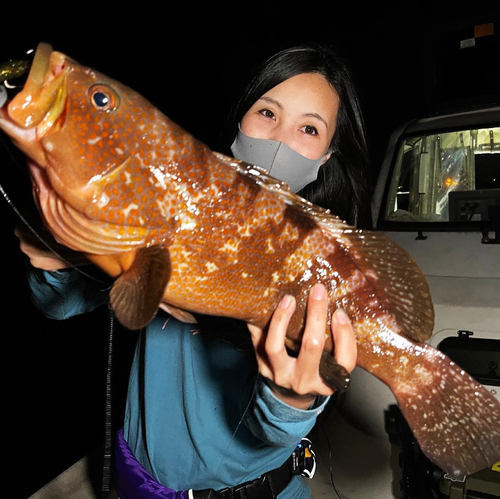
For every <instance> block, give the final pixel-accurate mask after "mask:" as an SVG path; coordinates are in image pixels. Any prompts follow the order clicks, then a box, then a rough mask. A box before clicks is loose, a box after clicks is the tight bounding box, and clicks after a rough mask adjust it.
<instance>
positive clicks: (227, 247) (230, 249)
mask: <svg viewBox="0 0 500 499" xmlns="http://www.w3.org/2000/svg"><path fill="white" fill-rule="evenodd" d="M239 246H240V241H239V240H237V241H234V240H230V241H226V242H225V243H224V246H222V248H219V251H223V252H224V253H237V252H238V249H239Z"/></svg>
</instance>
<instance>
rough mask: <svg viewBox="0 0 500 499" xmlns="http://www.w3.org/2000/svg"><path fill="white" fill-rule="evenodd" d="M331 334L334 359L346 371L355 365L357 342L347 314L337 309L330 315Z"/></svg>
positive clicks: (350, 370)
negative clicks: (333, 345)
mask: <svg viewBox="0 0 500 499" xmlns="http://www.w3.org/2000/svg"><path fill="white" fill-rule="evenodd" d="M332 334H333V341H334V344H335V360H336V361H337V363H338V364H340V365H341V366H342V367H344V368H345V369H347V371H348V372H352V370H353V369H354V368H355V367H356V359H357V353H358V349H357V344H356V337H355V335H354V329H353V327H352V324H351V321H350V319H349V317H348V316H347V314H346V313H345V312H344V311H343V310H341V309H337V310H335V312H334V313H333V315H332Z"/></svg>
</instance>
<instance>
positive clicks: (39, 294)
mask: <svg viewBox="0 0 500 499" xmlns="http://www.w3.org/2000/svg"><path fill="white" fill-rule="evenodd" d="M28 283H29V288H30V294H31V300H32V302H33V303H34V304H35V306H36V307H37V308H38V309H39V310H40V311H41V312H42V313H43V314H44V315H45V316H46V317H48V318H49V319H56V320H62V319H67V318H69V317H73V316H74V315H79V314H85V313H87V312H91V311H92V310H94V309H96V308H97V307H99V306H100V305H103V304H104V303H106V295H105V293H104V292H103V291H102V290H101V288H102V287H104V286H103V285H101V286H99V285H98V283H97V282H96V283H94V282H91V281H90V279H88V278H86V277H85V276H84V275H82V274H81V273H79V272H78V271H77V270H62V271H54V272H49V271H44V270H40V269H36V268H34V267H30V268H29V270H28Z"/></svg>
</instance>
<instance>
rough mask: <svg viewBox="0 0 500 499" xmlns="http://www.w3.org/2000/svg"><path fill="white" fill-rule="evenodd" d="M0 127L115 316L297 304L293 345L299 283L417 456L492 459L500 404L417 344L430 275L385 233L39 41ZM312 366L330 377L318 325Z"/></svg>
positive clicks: (264, 310) (262, 318) (293, 344)
mask: <svg viewBox="0 0 500 499" xmlns="http://www.w3.org/2000/svg"><path fill="white" fill-rule="evenodd" d="M0 128H1V129H2V130H3V131H4V132H5V133H6V134H7V135H8V136H10V138H11V139H12V140H13V142H14V143H15V144H16V146H17V147H18V148H19V149H21V150H22V151H23V152H24V153H25V154H26V155H27V157H28V163H29V166H30V171H31V176H32V179H33V184H34V192H35V199H36V201H37V205H38V207H39V210H40V212H41V214H42V218H43V219H44V221H45V223H46V225H47V226H48V228H49V230H50V231H51V232H52V234H53V235H54V237H55V238H56V239H57V241H59V242H60V243H62V244H64V245H65V246H68V247H69V248H71V249H74V250H77V251H81V252H84V253H85V254H86V255H87V256H88V259H89V260H90V261H91V262H93V263H94V264H96V265H97V266H98V267H100V268H101V269H103V270H104V271H105V272H106V273H108V274H109V275H110V276H112V277H114V278H116V280H115V281H114V285H113V287H112V289H111V292H110V302H111V306H112V308H113V309H114V311H115V314H116V316H117V318H118V320H119V321H120V322H121V323H122V324H123V325H124V326H126V327H128V328H130V329H138V328H141V327H143V326H144V325H146V324H147V323H148V322H149V321H151V320H152V318H153V317H154V316H155V314H156V313H157V310H158V308H159V307H160V306H161V307H162V308H165V309H166V310H167V311H168V312H169V313H170V314H172V315H173V316H174V317H177V318H179V319H180V320H183V321H187V322H191V321H195V319H194V316H193V315H192V314H193V313H201V314H209V315H219V316H226V317H233V318H237V319H241V320H243V321H246V322H249V323H252V324H255V325H257V326H259V327H265V326H266V325H267V324H268V321H269V319H270V317H271V315H272V313H273V311H274V310H275V308H276V307H277V305H278V303H279V301H280V299H281V298H282V297H283V295H284V294H285V293H290V294H292V295H294V296H295V298H296V300H297V310H296V312H295V314H294V316H293V319H292V321H291V324H290V327H289V329H288V335H287V339H286V342H287V346H288V347H289V348H291V349H293V350H295V351H297V350H298V349H299V348H300V342H301V337H302V333H303V328H304V322H305V312H306V310H305V309H306V304H307V297H308V294H309V290H310V288H311V286H312V285H313V284H314V283H317V282H321V283H324V284H325V286H326V287H327V290H328V293H329V298H330V301H329V303H330V305H329V317H331V314H332V312H333V311H334V310H335V309H336V308H338V307H341V308H343V309H344V310H345V311H346V312H347V314H348V315H349V317H350V319H351V321H352V324H353V327H354V331H355V334H356V338H357V343H358V361H357V363H358V365H359V366H360V367H362V368H363V369H366V370H367V371H369V372H370V373H372V374H373V375H375V376H377V377H378V378H380V379H381V380H382V381H383V382H384V383H386V384H387V385H388V386H389V387H390V389H391V390H392V392H393V393H394V395H395V397H396V399H397V401H398V404H399V407H400V408H401V410H402V412H403V414H404V416H405V418H406V420H407V421H408V423H409V425H410V427H411V429H412V431H413V433H414V435H415V437H416V439H417V440H418V442H419V444H420V447H421V448H422V450H423V452H424V453H425V454H426V455H427V456H428V457H429V458H430V459H431V460H432V461H433V462H434V463H436V464H437V465H438V466H439V467H441V468H442V469H443V470H445V471H446V472H448V473H450V474H451V475H453V476H459V475H464V474H470V473H472V472H475V471H477V470H479V469H482V468H485V467H487V466H490V465H491V464H492V463H494V462H495V461H496V460H498V459H500V404H499V403H498V401H497V400H496V399H495V398H494V397H493V396H492V395H491V394H490V393H489V392H488V391H487V390H486V389H485V388H484V387H483V386H482V385H481V384H479V383H477V382H476V381H474V380H473V379H472V378H471V377H470V376H469V375H468V374H467V373H465V372H464V371H463V370H462V369H461V368H460V367H459V366H457V365H455V364H454V363H453V362H452V361H450V359H448V358H447V357H446V356H445V355H444V354H443V353H441V352H439V351H438V350H436V349H434V348H432V347H431V346H430V345H428V344H427V343H425V340H427V339H428V338H429V337H430V335H431V333H432V328H433V324H434V312H433V307H432V302H431V298H430V294H429V289H428V285H427V283H426V281H425V278H424V277H423V275H422V273H421V271H420V269H419V268H418V267H417V265H416V264H415V262H414V261H413V260H412V258H411V257H410V256H409V254H408V253H407V252H406V251H405V250H403V249H402V248H401V247H399V246H398V245H397V244H396V243H395V242H393V241H392V240H390V239H388V238H387V237H385V236H384V235H382V234H380V233H378V232H375V231H360V230H356V229H354V228H353V227H350V226H349V225H347V224H346V223H344V222H343V221H342V220H339V219H338V218H337V217H335V216H333V215H331V214H329V213H328V212H327V211H325V210H323V209H321V208H319V207H317V206H314V205H312V204H310V203H308V202H307V201H305V200H304V199H302V198H300V197H298V196H296V195H294V194H292V193H290V192H289V190H288V187H287V186H286V185H285V184H283V183H281V182H280V181H278V180H276V179H274V178H272V177H270V176H269V175H267V174H266V172H265V171H264V170H263V169H261V168H259V167H256V166H253V165H249V164H246V163H244V162H242V161H237V160H235V159H233V158H229V157H226V156H223V155H221V154H217V153H214V152H212V151H211V150H210V149H209V148H208V147H206V146H205V145H204V144H202V143H200V142H199V141H198V140H196V139H195V138H194V137H192V136H191V135H190V134H188V133H186V132H185V131H184V130H183V129H181V128H180V127H179V126H177V125H176V124H174V123H173V122H172V121H170V120H169V119H168V118H167V117H166V116H164V115H163V114H162V113H160V112H159V111H158V110H157V109H156V108H155V107H154V106H153V105H152V104H151V103H149V102H148V101H147V100H145V99H144V98H143V97H142V96H140V95H138V94H137V93H136V92H134V91H133V90H131V89H129V88H127V87H126V86H124V85H122V84H121V83H119V82H117V81H114V80H112V79H110V78H108V77H106V76H104V75H102V74H100V73H98V72H97V71H94V70H92V69H90V68H87V67H84V66H82V65H80V64H78V63H77V62H75V61H73V60H72V59H70V58H68V57H67V56H65V55H63V54H61V53H59V52H53V51H52V48H51V47H50V46H49V45H47V44H40V45H39V47H38V49H37V52H36V55H35V58H34V61H33V64H32V67H31V70H30V74H29V76H28V80H27V82H26V84H25V86H24V88H23V90H22V91H21V92H20V93H19V94H17V95H16V96H15V97H14V99H13V100H12V101H10V102H9V103H8V105H6V106H4V107H3V108H2V109H1V110H0ZM326 334H327V335H328V340H327V344H326V347H325V351H324V353H323V356H322V360H321V365H320V374H321V376H322V377H323V379H324V380H325V382H326V383H328V384H329V385H330V386H332V387H335V388H340V389H341V388H344V387H345V386H346V383H347V381H348V377H349V375H348V373H347V372H346V371H345V369H343V368H342V367H341V366H339V365H338V364H336V363H335V360H334V356H333V344H332V340H331V337H330V331H329V325H328V330H327V332H326Z"/></svg>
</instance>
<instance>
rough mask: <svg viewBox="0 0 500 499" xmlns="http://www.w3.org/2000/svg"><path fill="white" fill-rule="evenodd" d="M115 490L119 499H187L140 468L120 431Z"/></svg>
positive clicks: (117, 437)
mask: <svg viewBox="0 0 500 499" xmlns="http://www.w3.org/2000/svg"><path fill="white" fill-rule="evenodd" d="M115 488H116V492H117V493H118V496H119V497H120V499H188V493H187V492H185V491H180V492H177V491H175V490H173V489H169V488H168V487H164V486H163V485H161V484H160V483H158V482H157V481H156V480H155V479H154V478H153V476H152V475H151V474H150V473H148V472H147V471H146V470H145V469H144V468H143V467H142V466H141V464H140V463H139V462H138V461H137V459H136V458H135V457H134V454H133V453H132V451H131V450H130V447H129V446H128V444H127V442H126V441H125V439H124V438H123V430H122V429H120V430H119V431H118V432H117V435H116V443H115Z"/></svg>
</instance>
